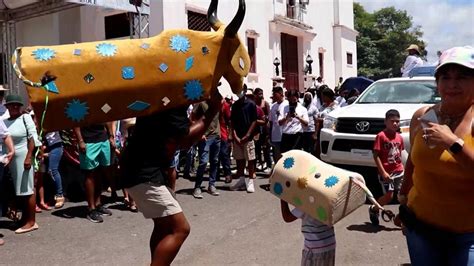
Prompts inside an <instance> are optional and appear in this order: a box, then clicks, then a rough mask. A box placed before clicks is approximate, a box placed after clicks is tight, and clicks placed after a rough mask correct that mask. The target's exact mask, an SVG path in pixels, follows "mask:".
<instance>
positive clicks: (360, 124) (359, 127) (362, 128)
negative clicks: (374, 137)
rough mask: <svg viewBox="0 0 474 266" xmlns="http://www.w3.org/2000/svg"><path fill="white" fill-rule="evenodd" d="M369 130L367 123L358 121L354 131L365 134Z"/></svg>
mask: <svg viewBox="0 0 474 266" xmlns="http://www.w3.org/2000/svg"><path fill="white" fill-rule="evenodd" d="M369 128H370V123H369V122H368V121H360V122H357V124H356V129H357V131H359V132H367V131H368V130H369Z"/></svg>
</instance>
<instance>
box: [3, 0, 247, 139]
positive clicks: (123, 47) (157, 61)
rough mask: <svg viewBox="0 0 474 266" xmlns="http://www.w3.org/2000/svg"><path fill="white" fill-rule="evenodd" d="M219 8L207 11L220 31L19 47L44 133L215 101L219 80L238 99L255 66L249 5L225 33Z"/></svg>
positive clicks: (20, 67)
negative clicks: (245, 35) (243, 34)
mask: <svg viewBox="0 0 474 266" xmlns="http://www.w3.org/2000/svg"><path fill="white" fill-rule="evenodd" d="M217 3H218V0H212V1H211V4H210V6H209V10H208V20H209V23H210V24H211V26H212V28H213V29H214V30H215V32H201V31H192V30H187V29H176V30H166V31H163V32H162V33H161V34H159V35H157V36H155V37H151V38H147V39H133V40H114V41H108V40H105V41H98V42H87V43H77V44H67V45H56V46H35V47H20V48H17V49H16V51H15V53H14V55H13V58H12V59H13V60H12V62H13V65H14V69H15V71H16V73H17V75H18V77H19V78H20V79H21V80H22V81H23V82H24V83H25V84H26V85H27V90H28V95H29V97H30V100H31V103H32V106H33V108H34V110H35V112H36V113H37V114H43V112H44V111H45V110H47V112H46V114H45V115H44V119H43V121H42V122H43V123H42V127H43V129H44V130H46V131H53V130H59V129H66V128H72V127H80V126H84V125H90V124H96V123H101V122H106V121H114V120H119V119H123V118H128V117H135V116H142V115H149V114H151V113H154V112H157V111H161V110H165V109H169V108H175V107H180V106H185V105H189V104H191V103H194V102H198V101H202V100H205V99H206V98H207V97H209V95H210V94H211V91H212V90H214V89H216V88H217V84H218V83H219V80H220V78H221V77H224V78H225V79H226V80H227V81H228V82H229V84H230V86H231V88H232V90H233V92H234V93H236V94H238V93H239V92H240V91H241V89H242V83H243V78H244V77H245V76H246V75H247V74H248V71H249V68H250V59H249V55H248V53H247V50H246V48H245V46H244V44H243V43H242V41H241V40H240V38H239V37H238V36H237V31H238V29H239V27H240V25H241V24H242V21H243V19H244V16H245V1H244V0H239V9H238V11H237V14H236V16H235V18H234V19H233V20H232V22H231V23H230V24H229V25H228V26H227V27H226V26H224V24H223V23H221V22H220V21H219V20H218V19H217V17H216V12H217ZM17 59H19V62H17ZM32 81H33V82H32ZM40 81H41V82H40Z"/></svg>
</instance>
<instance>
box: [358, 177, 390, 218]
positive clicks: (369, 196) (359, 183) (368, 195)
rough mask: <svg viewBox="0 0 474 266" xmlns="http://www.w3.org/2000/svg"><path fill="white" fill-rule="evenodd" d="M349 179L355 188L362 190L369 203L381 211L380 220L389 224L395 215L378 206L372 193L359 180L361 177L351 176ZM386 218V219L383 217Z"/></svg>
mask: <svg viewBox="0 0 474 266" xmlns="http://www.w3.org/2000/svg"><path fill="white" fill-rule="evenodd" d="M350 179H351V180H352V182H354V184H356V185H357V186H359V187H360V188H361V189H362V190H364V192H365V194H366V195H367V198H369V201H370V202H372V204H374V205H375V207H377V208H378V209H379V210H381V211H382V219H383V220H384V221H386V222H389V221H390V220H392V219H393V218H394V217H395V214H394V213H393V212H392V211H390V210H386V209H385V208H384V207H382V205H380V204H379V203H378V202H377V200H376V199H375V197H374V195H373V194H372V192H370V190H369V188H368V187H367V186H366V185H365V183H364V182H363V181H362V180H361V177H359V176H355V177H353V176H351V177H350ZM385 216H387V217H385Z"/></svg>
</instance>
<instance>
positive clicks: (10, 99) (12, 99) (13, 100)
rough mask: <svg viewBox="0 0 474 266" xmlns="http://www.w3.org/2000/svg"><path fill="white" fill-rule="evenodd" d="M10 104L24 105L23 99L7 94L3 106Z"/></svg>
mask: <svg viewBox="0 0 474 266" xmlns="http://www.w3.org/2000/svg"><path fill="white" fill-rule="evenodd" d="M11 103H18V104H21V105H24V103H23V98H22V97H21V96H20V95H15V94H9V95H7V97H5V105H7V104H11Z"/></svg>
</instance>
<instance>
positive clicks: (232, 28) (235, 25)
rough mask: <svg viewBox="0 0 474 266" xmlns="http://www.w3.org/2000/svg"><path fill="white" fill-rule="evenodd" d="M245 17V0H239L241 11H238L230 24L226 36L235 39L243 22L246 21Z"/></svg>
mask: <svg viewBox="0 0 474 266" xmlns="http://www.w3.org/2000/svg"><path fill="white" fill-rule="evenodd" d="M244 17H245V0H239V9H238V10H237V14H236V15H235V17H234V19H232V21H231V22H230V24H229V25H228V26H227V27H226V29H225V36H226V37H230V38H233V37H235V36H236V35H237V32H238V31H239V28H240V26H241V25H242V22H243V21H244Z"/></svg>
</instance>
